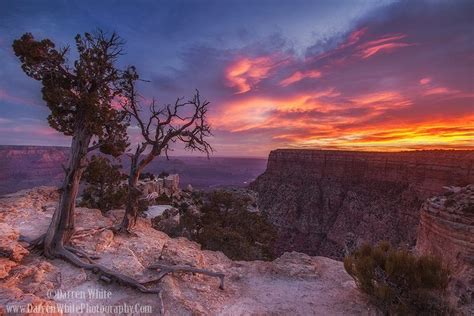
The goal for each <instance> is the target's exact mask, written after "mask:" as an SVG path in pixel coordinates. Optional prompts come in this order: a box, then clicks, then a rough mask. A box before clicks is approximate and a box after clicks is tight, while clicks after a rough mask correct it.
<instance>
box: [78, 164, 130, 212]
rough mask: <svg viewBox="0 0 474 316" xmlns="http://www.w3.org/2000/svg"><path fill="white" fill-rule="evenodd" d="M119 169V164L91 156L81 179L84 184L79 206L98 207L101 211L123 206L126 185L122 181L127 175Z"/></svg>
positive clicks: (125, 196)
mask: <svg viewBox="0 0 474 316" xmlns="http://www.w3.org/2000/svg"><path fill="white" fill-rule="evenodd" d="M120 170H121V166H120V165H114V164H112V163H111V162H110V160H109V159H107V158H105V157H101V156H92V157H91V160H90V161H89V164H88V166H87V168H86V170H85V171H84V174H83V176H82V180H81V181H82V182H84V183H85V184H86V186H85V188H84V191H83V193H82V202H81V203H80V206H85V207H88V208H98V209H100V210H101V211H102V212H107V211H109V210H111V209H114V208H119V207H121V206H123V205H124V203H125V201H126V198H127V187H126V185H125V184H123V183H122V181H123V180H125V179H126V178H127V177H126V175H124V174H123V173H122V172H121V171H120Z"/></svg>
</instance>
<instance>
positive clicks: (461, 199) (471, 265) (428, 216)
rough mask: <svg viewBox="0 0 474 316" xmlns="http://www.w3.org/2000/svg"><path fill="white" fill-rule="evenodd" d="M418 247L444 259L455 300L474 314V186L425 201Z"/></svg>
mask: <svg viewBox="0 0 474 316" xmlns="http://www.w3.org/2000/svg"><path fill="white" fill-rule="evenodd" d="M416 250H417V251H418V252H419V253H421V254H430V255H435V256H438V257H441V258H442V260H443V261H444V262H445V264H447V265H448V266H449V268H450V270H451V274H452V275H451V279H452V281H451V283H450V289H451V293H453V297H455V298H456V302H455V303H457V304H459V305H460V307H463V306H467V307H466V308H470V313H467V312H466V314H469V315H472V314H474V185H469V186H466V187H463V188H459V187H451V188H449V189H448V192H446V193H445V194H444V195H441V196H436V197H433V198H430V199H428V200H427V201H426V202H425V203H423V206H422V208H421V214H420V226H419V229H418V240H417V243H416ZM469 305H470V306H469Z"/></svg>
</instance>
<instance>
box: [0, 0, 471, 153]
mask: <svg viewBox="0 0 474 316" xmlns="http://www.w3.org/2000/svg"><path fill="white" fill-rule="evenodd" d="M95 28H101V29H104V30H106V31H116V32H117V33H118V34H119V35H120V36H121V37H123V38H124V39H125V40H126V43H127V44H126V47H125V50H126V53H127V54H126V55H125V56H123V58H122V59H121V62H120V64H121V65H122V66H125V65H128V64H134V65H135V66H136V67H137V69H138V71H139V72H140V74H141V77H142V78H144V79H148V80H150V81H151V82H150V83H142V84H141V85H140V89H141V91H142V94H143V95H144V96H145V100H144V102H146V100H150V99H151V98H152V97H155V98H156V99H157V100H158V101H159V102H160V103H162V104H166V103H170V102H174V99H175V98H176V97H178V96H191V95H192V93H193V91H194V89H195V88H198V89H199V90H200V92H201V94H202V95H203V96H205V97H206V99H208V100H209V101H211V105H210V106H211V108H210V121H211V123H212V126H213V131H214V137H213V139H212V140H211V143H212V144H213V145H214V147H215V148H216V149H217V152H216V153H215V154H216V155H218V156H262V157H263V156H266V155H267V154H268V152H269V151H270V150H272V149H275V148H290V147H291V148H292V147H295V148H330V149H351V150H383V151H387V150H390V151H392V150H407V149H426V148H450V149H452V148H455V149H466V148H470V149H474V1H434V0H433V1H425V2H423V1H406V2H405V1H403V2H398V1H356V0H354V1H349V0H346V1H329V0H328V1H316V0H314V1H309V0H307V1H295V0H293V1H279V0H275V1H262V0H260V1H230V0H224V1H207V0H201V1H191V0H187V1H89V0H86V1H65V0H64V1H1V2H0V61H1V64H0V144H33V145H69V143H70V139H68V138H67V137H64V136H62V135H60V134H59V133H58V132H56V131H55V130H53V129H51V128H49V127H48V124H47V122H46V117H47V115H48V109H47V108H46V106H45V105H44V103H43V101H42V100H41V94H40V85H39V83H37V82H35V81H34V80H32V79H30V78H28V77H27V76H26V75H25V74H24V73H23V72H22V71H21V68H20V65H19V62H18V61H17V59H16V58H15V56H14V54H13V52H12V49H11V44H12V41H13V40H14V39H15V38H18V37H20V36H21V35H22V34H23V33H24V32H31V33H33V35H34V36H35V37H37V38H44V37H48V38H50V39H52V40H53V41H55V42H56V43H57V44H59V45H67V44H73V39H74V36H75V34H76V33H79V32H81V33H83V32H87V31H93V30H94V29H95ZM73 57H74V56H71V59H73ZM131 133H132V136H133V135H134V132H133V128H131ZM175 154H178V155H179V154H183V152H182V151H181V150H180V149H179V148H177V150H176V152H175Z"/></svg>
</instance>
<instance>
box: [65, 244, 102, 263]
mask: <svg viewBox="0 0 474 316" xmlns="http://www.w3.org/2000/svg"><path fill="white" fill-rule="evenodd" d="M64 248H65V249H66V250H69V251H70V252H72V253H74V254H75V255H76V256H78V257H80V258H84V259H86V260H87V261H89V263H94V260H97V259H100V257H99V256H94V255H89V254H87V253H86V252H85V251H82V250H80V249H77V248H73V247H71V246H64Z"/></svg>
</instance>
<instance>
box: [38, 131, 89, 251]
mask: <svg viewBox="0 0 474 316" xmlns="http://www.w3.org/2000/svg"><path fill="white" fill-rule="evenodd" d="M90 140H91V135H90V134H89V133H87V131H86V130H85V129H80V130H79V131H78V132H77V133H75V134H74V137H73V139H72V144H71V154H70V157H69V162H68V167H67V169H66V175H65V177H64V181H63V185H62V188H61V197H60V199H59V205H58V207H57V208H56V210H55V211H54V214H53V218H52V220H51V223H50V225H49V227H48V231H47V232H46V236H45V239H44V254H45V255H46V256H47V257H50V258H53V257H55V256H56V254H57V252H58V250H60V249H62V248H63V246H64V245H65V244H67V242H68V241H69V239H70V238H71V236H72V234H73V233H74V209H75V206H76V197H77V193H78V191H79V184H80V181H81V176H82V173H83V172H84V169H85V167H86V158H87V149H88V146H89V143H90Z"/></svg>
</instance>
